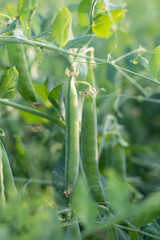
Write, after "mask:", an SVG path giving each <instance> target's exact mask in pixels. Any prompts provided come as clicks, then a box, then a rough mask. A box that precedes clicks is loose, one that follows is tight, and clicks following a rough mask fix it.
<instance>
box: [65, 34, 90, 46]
mask: <svg viewBox="0 0 160 240" xmlns="http://www.w3.org/2000/svg"><path fill="white" fill-rule="evenodd" d="M93 37H94V35H93V34H92V35H83V36H79V37H76V38H74V39H72V40H70V41H69V42H68V43H67V45H66V46H65V48H82V47H84V46H85V45H86V44H87V43H89V42H90V41H91V40H92V38H93Z"/></svg>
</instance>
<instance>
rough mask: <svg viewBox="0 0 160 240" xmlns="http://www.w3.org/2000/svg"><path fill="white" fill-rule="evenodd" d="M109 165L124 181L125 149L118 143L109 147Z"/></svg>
mask: <svg viewBox="0 0 160 240" xmlns="http://www.w3.org/2000/svg"><path fill="white" fill-rule="evenodd" d="M111 165H112V167H113V168H114V169H115V170H116V171H117V172H118V173H119V174H120V175H121V176H122V178H124V179H126V159H125V149H124V147H123V146H121V145H120V144H119V143H117V144H116V145H115V146H112V147H111Z"/></svg>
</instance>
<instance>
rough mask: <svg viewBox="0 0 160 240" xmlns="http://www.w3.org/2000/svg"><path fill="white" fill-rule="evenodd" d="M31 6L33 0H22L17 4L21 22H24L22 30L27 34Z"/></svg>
mask: <svg viewBox="0 0 160 240" xmlns="http://www.w3.org/2000/svg"><path fill="white" fill-rule="evenodd" d="M30 6H31V0H20V1H19V3H18V6H17V14H18V16H19V17H20V20H21V24H22V31H23V34H24V35H25V36H27V30H28V19H29V14H30Z"/></svg>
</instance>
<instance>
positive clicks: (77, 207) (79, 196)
mask: <svg viewBox="0 0 160 240" xmlns="http://www.w3.org/2000/svg"><path fill="white" fill-rule="evenodd" d="M72 208H73V210H74V211H75V214H76V216H77V217H78V218H79V219H80V220H81V221H82V223H83V224H85V225H86V227H88V228H90V227H91V226H93V223H94V219H95V217H96V216H97V214H98V210H97V208H96V207H95V206H94V205H93V203H92V202H91V201H90V200H89V193H88V188H87V185H86V182H85V181H84V179H82V178H79V180H78V183H77V186H76V188H75V190H74V192H73V197H72Z"/></svg>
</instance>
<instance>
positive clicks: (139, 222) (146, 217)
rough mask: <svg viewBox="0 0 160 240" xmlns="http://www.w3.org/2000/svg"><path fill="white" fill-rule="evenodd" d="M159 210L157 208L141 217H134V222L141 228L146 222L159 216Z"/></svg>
mask: <svg viewBox="0 0 160 240" xmlns="http://www.w3.org/2000/svg"><path fill="white" fill-rule="evenodd" d="M158 213H159V210H155V211H153V212H146V213H144V214H143V215H140V216H139V217H134V218H133V223H134V225H135V226H136V227H137V228H141V227H143V226H145V225H146V224H148V223H150V222H152V221H153V220H154V219H155V218H156V217H157V216H158Z"/></svg>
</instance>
